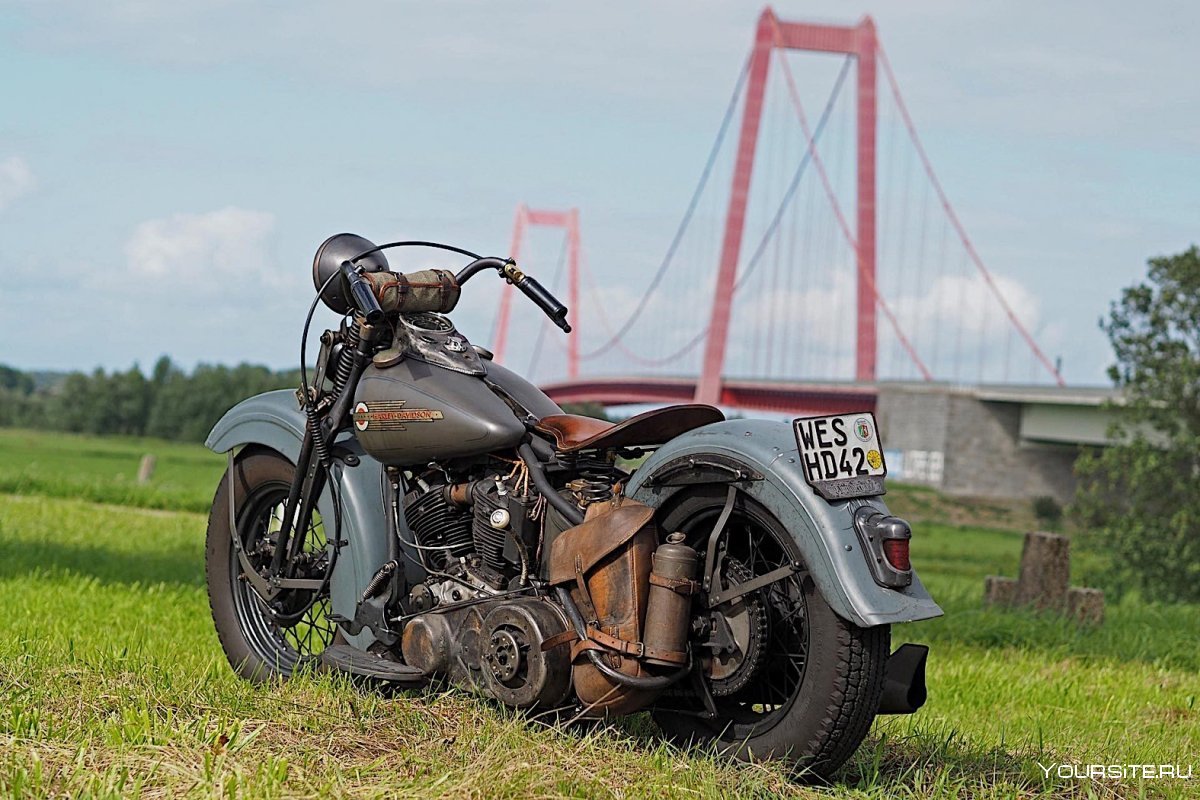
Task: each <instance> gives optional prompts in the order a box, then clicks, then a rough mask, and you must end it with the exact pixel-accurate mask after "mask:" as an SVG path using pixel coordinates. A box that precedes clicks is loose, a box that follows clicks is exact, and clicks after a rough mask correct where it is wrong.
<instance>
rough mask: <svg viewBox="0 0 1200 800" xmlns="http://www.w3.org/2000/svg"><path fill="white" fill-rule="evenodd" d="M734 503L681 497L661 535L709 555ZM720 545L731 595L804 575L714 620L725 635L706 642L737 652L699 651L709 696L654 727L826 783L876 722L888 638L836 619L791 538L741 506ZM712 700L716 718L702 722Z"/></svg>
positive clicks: (660, 713) (755, 507)
mask: <svg viewBox="0 0 1200 800" xmlns="http://www.w3.org/2000/svg"><path fill="white" fill-rule="evenodd" d="M726 493H727V488H726V487H724V486H712V487H699V488H697V489H694V490H688V491H687V494H685V495H682V496H677V498H676V499H673V500H672V501H671V502H670V503H669V505H668V506H667V507H665V508H664V509H662V511H661V513H660V515H659V520H660V523H661V524H662V526H663V529H664V530H668V531H683V532H684V534H686V536H687V540H688V543H689V544H691V545H692V546H693V547H696V549H697V550H699V551H700V552H701V553H702V555H703V551H704V549H705V548H706V547H707V540H708V536H709V533H710V532H711V531H712V529H713V526H714V525H715V524H716V521H717V518H718V517H719V516H720V514H721V510H722V508H723V507H724V505H725V500H726ZM720 541H721V543H722V544H723V545H724V548H723V553H722V557H721V558H720V560H719V562H718V563H719V568H720V569H719V575H720V578H721V583H722V585H723V586H726V587H729V586H732V585H736V584H743V583H746V582H747V581H749V580H752V579H753V578H756V577H758V576H761V575H765V574H767V573H768V572H771V571H772V570H775V569H777V568H779V567H782V566H786V565H788V564H789V563H791V564H800V565H801V568H800V570H799V571H798V572H795V573H793V574H792V575H791V576H790V577H787V578H784V579H781V580H778V581H776V582H774V583H772V584H769V585H768V586H766V587H764V588H762V589H759V590H757V591H754V592H750V593H748V594H745V595H743V596H742V597H741V598H737V599H735V600H733V601H730V602H727V603H725V604H723V605H721V606H719V607H717V608H716V609H714V611H715V612H717V613H715V614H711V615H710V619H709V623H710V627H711V628H712V629H719V630H717V632H716V634H709V635H708V638H709V640H710V641H713V640H716V641H720V640H721V639H722V638H723V639H724V640H725V641H726V642H729V641H730V640H732V642H733V643H735V644H734V645H733V646H726V648H725V649H724V650H723V651H721V650H714V649H713V648H712V647H703V646H698V645H697V644H696V643H693V646H694V647H696V651H697V653H698V654H699V655H700V656H701V664H702V668H701V670H700V673H701V674H700V677H699V678H698V680H699V681H701V682H703V686H699V685H694V686H692V687H691V689H690V690H687V694H685V695H684V696H675V697H671V696H667V697H664V698H663V699H662V700H661V701H660V708H658V709H656V710H655V712H654V718H655V720H656V721H657V722H658V724H659V726H660V727H662V728H663V730H664V731H665V732H666V733H668V734H669V735H670V736H671V737H672V738H675V739H678V740H682V741H685V742H690V743H711V744H715V745H716V746H717V747H718V748H719V749H720V750H721V751H723V752H726V753H729V754H732V755H735V756H736V757H738V758H742V759H747V760H750V759H755V760H757V759H767V758H783V759H787V760H789V761H792V762H794V763H795V764H796V765H797V767H800V768H802V769H803V770H805V774H807V775H809V776H812V777H825V776H827V775H829V774H830V773H832V772H833V771H834V770H836V769H837V768H838V767H839V766H841V764H842V763H843V762H844V761H845V760H846V759H847V758H849V757H850V755H851V754H852V753H853V752H854V751H855V750H856V749H857V748H858V746H859V744H860V743H861V742H862V740H863V738H864V737H865V736H866V734H867V731H868V729H869V728H870V726H871V722H872V720H873V719H874V718H875V714H876V711H877V709H878V707H879V696H880V693H881V691H882V684H883V672H884V666H885V664H886V662H887V657H888V652H889V644H890V629H889V628H888V626H886V625H885V626H880V627H876V628H860V627H858V626H857V625H854V624H853V623H851V622H847V621H846V620H843V619H841V618H840V617H838V616H837V615H836V614H834V613H833V610H832V609H831V608H830V607H829V604H828V603H826V602H825V600H824V598H822V597H821V595H820V593H819V592H818V591H817V589H816V585H815V583H814V582H813V580H812V577H811V575H810V574H809V572H808V569H807V568H806V566H805V565H803V563H802V559H801V557H800V552H799V549H798V548H797V547H796V544H795V542H794V541H793V540H792V538H791V536H790V535H789V534H788V532H787V530H786V529H785V528H784V527H783V525H782V524H781V523H780V522H779V521H778V520H777V519H775V517H774V516H772V515H771V513H770V512H768V511H767V510H766V509H765V508H764V507H763V506H761V505H760V504H758V503H756V502H755V501H754V500H752V499H751V498H749V497H747V496H746V495H745V494H743V493H740V492H739V493H738V494H737V496H736V500H735V503H734V508H733V512H732V514H731V515H730V518H729V521H728V523H727V524H726V526H725V530H724V533H723V534H722V535H721V540H720ZM719 552H720V550H719ZM683 686H685V687H686V684H683ZM704 694H707V695H708V696H709V697H710V698H711V703H712V706H713V707H714V708H715V711H716V715H715V716H710V717H708V718H706V717H705V716H701V715H698V713H697V712H701V711H703V710H704V709H705V708H706V703H705V701H704V699H703V695H704ZM677 695H678V693H677ZM672 709H674V710H672Z"/></svg>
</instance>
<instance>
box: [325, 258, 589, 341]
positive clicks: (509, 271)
mask: <svg viewBox="0 0 1200 800" xmlns="http://www.w3.org/2000/svg"><path fill="white" fill-rule="evenodd" d="M341 269H342V275H343V276H344V277H345V279H346V283H347V285H348V287H349V289H350V292H349V294H350V297H351V298H352V299H353V301H354V305H355V306H356V307H357V308H358V310H359V312H361V313H362V315H363V317H364V318H365V319H366V321H367V324H368V325H378V324H379V323H381V322H383V318H384V313H383V309H382V308H380V307H379V301H378V300H377V299H376V297H375V291H374V289H373V288H372V287H371V283H370V281H368V280H367V279H366V278H364V277H363V276H362V273H361V272H359V270H358V269H357V268H356V267H355V266H354V263H353V262H352V261H343V262H342V267H341ZM487 269H494V270H496V272H497V273H499V275H500V277H502V278H504V279H505V280H507V281H508V282H509V283H511V284H513V285H514V286H516V287H517V288H518V289H520V290H521V292H522V294H524V295H525V296H526V297H528V298H529V299H530V300H532V301H533V303H534V305H536V306H537V307H538V308H540V309H541V310H542V311H543V312H545V314H546V316H547V317H549V318H550V321H551V322H553V323H554V324H555V325H557V326H558V327H559V328H562V330H563V331H564V332H566V333H570V332H571V326H570V324H569V323H568V322H567V307H566V306H565V305H563V304H562V302H561V301H559V299H558V298H557V297H555V296H554V295H553V294H551V293H550V290H549V289H547V288H546V287H545V286H542V284H540V283H539V282H538V281H537V280H535V279H534V278H532V277H531V276H529V275H526V274H525V273H524V272H522V271H521V270H520V269H518V268H517V265H516V262H514V261H513V260H511V259H508V260H505V259H500V258H478V259H476V260H474V261H472V262H471V263H470V264H468V265H467V266H465V267H463V268H462V270H460V271H459V273H458V274H457V275H456V276H455V277H454V280H455V283H457V284H458V285H459V286H462V284H464V283H466V282H467V281H468V280H470V279H471V278H472V277H474V276H475V275H477V274H479V273H480V272H483V271H484V270H487Z"/></svg>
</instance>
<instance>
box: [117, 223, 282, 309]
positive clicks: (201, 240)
mask: <svg viewBox="0 0 1200 800" xmlns="http://www.w3.org/2000/svg"><path fill="white" fill-rule="evenodd" d="M274 229H275V215H273V214H270V213H268V212H265V211H251V210H248V209H243V208H236V207H234V206H228V207H226V208H222V209H218V210H216V211H209V212H205V213H201V214H173V215H171V216H170V217H165V218H162V219H152V220H147V221H146V222H142V223H140V224H139V225H138V226H137V227H136V228H134V230H133V234H132V235H131V236H130V237H129V241H128V242H126V244H125V256H126V258H127V260H128V264H129V269H130V271H131V272H132V273H133V274H134V275H136V276H139V277H143V278H170V279H171V281H172V282H173V283H174V284H175V285H176V286H187V287H189V288H193V289H197V288H217V287H219V286H222V285H224V284H225V281H226V280H228V279H229V278H231V277H232V278H235V279H241V278H243V277H245V276H259V277H260V278H265V276H266V275H267V274H268V273H267V270H266V269H264V268H265V267H266V266H267V265H269V264H271V263H272V261H273V259H272V258H271V255H270V252H269V248H268V240H269V237H270V235H271V233H272V232H273V231H274Z"/></svg>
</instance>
